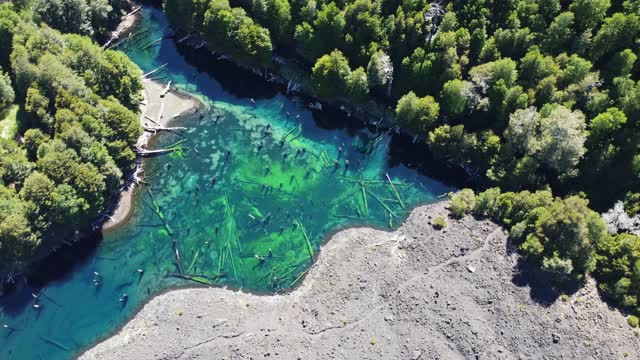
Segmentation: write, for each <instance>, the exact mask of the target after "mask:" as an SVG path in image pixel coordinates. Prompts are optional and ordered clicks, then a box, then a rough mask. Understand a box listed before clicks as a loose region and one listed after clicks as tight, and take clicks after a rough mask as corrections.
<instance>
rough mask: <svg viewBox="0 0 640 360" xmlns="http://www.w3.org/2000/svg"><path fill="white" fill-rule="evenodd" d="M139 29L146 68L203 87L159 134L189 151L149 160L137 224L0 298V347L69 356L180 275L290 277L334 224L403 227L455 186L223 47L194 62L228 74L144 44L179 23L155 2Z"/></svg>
mask: <svg viewBox="0 0 640 360" xmlns="http://www.w3.org/2000/svg"><path fill="white" fill-rule="evenodd" d="M139 28H140V29H147V31H146V32H144V33H142V34H141V35H139V36H137V37H136V38H135V39H134V40H133V41H131V42H129V44H128V45H127V47H126V48H125V47H124V46H123V50H126V51H127V52H128V54H129V56H130V57H131V58H132V59H133V60H134V61H135V62H136V63H138V65H139V66H140V67H141V68H142V69H143V70H145V71H149V70H151V69H154V68H156V67H158V66H159V65H161V64H165V63H169V65H168V66H167V67H166V68H164V70H163V71H162V72H159V73H157V74H156V76H157V77H159V78H160V81H163V82H167V81H169V80H172V81H173V83H174V84H176V85H177V86H179V87H180V88H182V89H185V90H187V91H189V92H191V93H193V94H196V95H197V97H198V98H199V99H200V100H201V101H202V102H203V103H205V104H206V105H207V107H208V108H209V111H208V112H206V114H205V115H204V116H203V117H202V118H200V117H199V116H194V117H193V118H190V119H186V120H183V121H182V122H181V124H180V125H181V126H186V127H188V129H189V130H188V131H186V132H184V133H183V134H182V135H180V136H176V135H173V134H163V135H161V136H159V137H158V138H156V140H155V141H154V142H155V144H154V145H155V146H157V147H165V146H168V145H171V144H174V143H176V142H181V143H180V145H179V146H181V147H182V151H181V152H174V153H172V154H170V155H167V156H163V157H158V158H153V159H150V160H149V161H148V162H147V176H148V181H149V183H150V186H149V187H144V188H142V189H141V190H140V191H139V193H138V194H137V196H136V203H135V212H134V214H133V216H132V218H131V219H130V221H129V222H127V223H126V224H125V225H123V226H122V227H120V228H118V229H116V230H114V231H111V232H109V233H106V234H104V235H103V239H102V240H101V241H100V242H99V243H98V245H97V246H95V245H93V244H86V245H83V246H82V247H80V248H79V249H75V250H73V251H68V253H66V254H61V255H59V256H57V257H56V258H55V260H52V261H51V262H50V263H49V264H47V265H46V266H43V270H42V272H43V274H41V276H40V277H37V278H36V279H31V280H30V282H29V284H26V285H24V286H21V287H20V288H19V289H18V291H17V292H16V293H14V294H13V295H11V296H9V297H7V298H5V299H2V301H1V302H0V306H1V308H0V309H1V310H2V313H1V314H0V323H2V324H7V325H9V326H10V328H9V329H2V328H0V358H2V359H68V358H72V357H74V356H76V355H77V354H78V352H79V351H81V350H82V349H84V348H86V347H87V346H90V345H91V344H92V343H95V342H96V341H98V340H99V339H100V338H102V337H104V336H107V335H109V334H110V333H111V332H112V331H114V330H115V329H116V328H117V327H118V326H121V325H122V324H123V323H124V322H125V321H126V320H127V319H128V318H130V317H131V316H132V315H133V313H134V312H135V311H136V309H138V308H139V307H140V306H141V305H142V304H143V303H144V301H145V300H147V299H148V298H149V297H150V296H152V295H154V294H157V293H159V292H161V291H163V290H166V289H168V288H171V287H176V286H193V285H198V284H201V283H210V284H216V285H229V286H232V287H235V288H239V287H242V288H243V289H245V290H250V291H254V292H260V293H271V292H275V291H280V290H286V289H289V288H292V287H294V286H295V285H296V284H297V283H298V282H299V281H300V279H301V275H303V274H304V271H305V269H307V268H308V267H309V265H310V264H311V262H312V259H313V257H314V256H316V255H317V251H318V248H319V246H320V245H321V242H322V241H323V240H325V239H326V238H327V236H328V235H330V234H331V233H332V232H334V231H336V230H339V229H341V228H344V227H346V226H352V225H358V224H366V225H369V226H376V227H380V228H387V229H389V228H395V227H397V226H398V225H399V224H400V223H401V222H402V220H403V219H404V218H405V217H406V216H407V214H408V212H409V211H410V209H411V207H412V206H415V205H416V204H418V203H424V202H429V201H434V200H435V199H436V197H437V196H438V195H441V194H443V193H446V192H448V191H450V190H451V187H449V186H446V185H444V184H442V183H440V182H437V181H435V180H433V179H431V178H429V177H426V176H424V175H420V174H419V173H418V172H416V171H414V170H411V169H408V168H406V167H405V166H403V165H401V164H400V163H399V162H398V161H397V160H396V159H394V158H393V157H392V156H391V155H390V151H391V150H390V147H391V145H390V142H391V141H392V140H391V138H390V137H389V136H388V135H380V134H375V133H372V132H370V131H368V130H367V129H364V128H359V127H357V126H351V125H349V126H347V125H345V124H347V123H349V122H350V120H349V119H348V118H347V117H346V116H345V115H343V114H341V113H339V112H337V111H335V110H334V111H332V110H330V109H326V110H325V111H322V112H316V113H315V114H314V113H312V112H310V111H309V110H308V108H307V107H306V103H305V101H304V100H302V99H294V98H287V97H285V96H283V95H282V94H280V93H279V92H278V91H277V90H276V88H275V87H274V86H272V85H268V84H267V85H265V84H262V83H256V82H255V80H253V83H251V82H248V80H247V79H253V78H252V77H250V76H246V74H244V75H243V74H242V73H240V72H238V71H237V70H236V73H235V76H231V75H233V74H231V75H230V74H229V73H228V72H227V70H226V69H227V68H229V66H228V65H223V63H220V62H216V60H215V58H213V57H206V58H204V59H203V58H200V59H197V60H196V62H199V63H200V65H201V66H199V67H200V68H202V67H203V66H205V67H207V68H208V69H209V70H210V71H211V72H212V73H213V74H217V75H219V76H216V79H214V78H213V77H210V76H209V75H208V74H205V73H200V72H199V70H198V69H196V68H195V67H193V66H191V65H189V64H188V63H187V62H186V60H185V58H184V57H183V56H181V55H180V54H179V53H178V51H177V49H176V48H175V45H174V43H173V41H172V40H163V41H162V42H160V43H159V44H157V45H156V46H152V47H150V48H149V49H146V50H142V49H141V48H142V47H144V45H145V44H147V43H149V42H151V41H153V40H156V39H158V38H160V37H161V36H162V35H163V34H165V33H168V32H169V29H168V27H167V25H166V23H165V21H164V18H163V17H162V14H161V13H160V12H159V11H157V10H153V9H146V10H145V11H144V13H143V21H142V22H141V24H140V25H139ZM202 65H203V66H202ZM224 66H227V67H226V68H225V67H224ZM221 69H222V70H221ZM221 83H222V84H224V86H223V85H221ZM249 96H253V97H254V98H255V105H254V104H252V102H251V101H250V98H249ZM170 111H171V110H170V109H168V110H167V112H168V113H170ZM287 113H289V114H290V115H289V116H288V115H287ZM336 160H337V161H338V165H337V166H336V164H335V161H336ZM346 160H348V161H349V166H346V165H345V161H346ZM387 174H388V177H387ZM176 250H177V252H178V253H179V261H178V260H177V256H176ZM138 270H143V272H142V273H141V272H139V271H138ZM96 273H97V274H99V275H96ZM174 275H182V276H187V277H191V280H188V279H184V278H179V277H176V276H174ZM96 282H98V283H99V286H96V285H95V283H96ZM32 293H36V294H38V293H39V294H40V297H39V300H34V298H33V297H32V295H31V294H32ZM123 294H127V296H128V301H127V302H126V304H124V305H123V302H121V301H119V299H121V298H122V297H123ZM34 303H37V304H39V305H40V306H41V308H40V310H36V309H34V308H33V305H34Z"/></svg>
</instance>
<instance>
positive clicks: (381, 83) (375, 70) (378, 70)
mask: <svg viewBox="0 0 640 360" xmlns="http://www.w3.org/2000/svg"><path fill="white" fill-rule="evenodd" d="M367 82H368V83H369V86H370V87H373V86H378V87H381V88H385V87H386V89H387V96H391V85H392V83H393V63H391V58H390V57H389V55H387V54H385V53H384V51H382V50H381V51H378V52H377V53H375V54H373V56H371V60H370V61H369V65H368V66H367Z"/></svg>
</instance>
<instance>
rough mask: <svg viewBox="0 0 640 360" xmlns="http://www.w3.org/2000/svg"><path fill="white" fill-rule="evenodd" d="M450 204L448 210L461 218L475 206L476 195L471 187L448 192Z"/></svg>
mask: <svg viewBox="0 0 640 360" xmlns="http://www.w3.org/2000/svg"><path fill="white" fill-rule="evenodd" d="M449 200H450V201H451V204H450V206H449V210H450V211H451V214H452V215H453V216H454V217H457V218H461V217H463V216H464V215H465V214H468V213H470V212H471V211H472V210H473V209H474V208H475V206H476V196H475V194H474V193H473V190H471V189H462V190H460V191H458V192H457V193H451V194H449Z"/></svg>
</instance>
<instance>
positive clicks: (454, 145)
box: [164, 0, 640, 313]
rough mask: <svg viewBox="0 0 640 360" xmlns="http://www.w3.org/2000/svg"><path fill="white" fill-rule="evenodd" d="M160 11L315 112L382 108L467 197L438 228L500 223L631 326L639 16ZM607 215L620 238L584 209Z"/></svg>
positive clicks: (243, 7)
mask: <svg viewBox="0 0 640 360" xmlns="http://www.w3.org/2000/svg"><path fill="white" fill-rule="evenodd" d="M164 11H165V13H166V14H167V17H168V18H169V20H170V22H171V23H172V25H173V26H174V27H175V28H177V29H180V30H181V31H182V32H183V33H185V34H194V33H195V34H198V35H199V36H200V37H202V38H203V39H204V40H205V41H206V42H207V43H208V45H209V47H210V49H211V50H213V51H217V52H221V53H224V54H227V55H230V56H231V57H233V58H234V60H236V61H237V62H240V63H244V64H248V65H250V66H253V67H261V68H268V69H277V68H278V67H282V66H283V65H282V64H286V63H287V62H292V63H295V64H298V65H300V66H302V67H303V68H304V69H306V72H307V74H308V78H309V81H310V83H311V85H312V91H313V93H314V95H315V96H316V97H317V98H319V99H322V100H326V101H338V102H342V103H347V104H350V105H353V106H356V107H366V106H369V105H370V104H372V103H377V104H384V105H385V106H388V107H390V108H391V109H390V110H391V111H393V112H394V113H395V120H396V121H397V123H398V124H399V125H400V126H401V127H402V129H403V130H404V131H406V132H408V133H410V134H412V135H416V136H418V137H420V138H423V139H425V140H426V142H427V144H428V146H429V151H430V152H431V154H432V156H434V157H435V158H436V159H437V160H440V161H443V162H445V163H447V164H449V166H451V167H454V168H460V169H462V170H464V171H465V172H466V174H467V175H468V176H469V178H470V179H472V180H473V184H474V187H475V188H476V189H477V190H479V191H481V193H479V194H478V195H476V194H474V192H473V191H472V190H468V189H467V190H464V191H462V192H460V193H458V194H456V195H454V196H453V197H452V210H453V212H454V214H456V213H457V214H458V215H460V216H461V215H463V214H465V213H474V214H476V215H478V216H489V217H491V218H492V219H494V220H495V221H497V222H499V223H501V224H503V225H504V226H505V227H506V228H507V229H509V231H510V235H511V238H512V240H513V241H514V242H515V243H516V244H517V247H518V249H519V251H520V253H521V254H522V255H523V256H524V257H525V258H526V259H527V260H529V261H530V262H531V263H533V264H535V265H536V266H537V267H538V268H539V269H540V270H541V271H543V272H544V273H547V274H549V275H551V276H552V278H553V279H554V284H560V283H563V282H566V281H569V280H574V281H575V280H578V281H582V280H584V279H585V275H587V274H593V275H594V276H595V277H596V278H597V279H598V280H599V288H600V290H601V291H602V293H603V294H604V295H605V296H606V297H607V298H609V299H611V300H612V301H614V302H615V303H616V304H618V305H620V306H622V307H624V308H626V309H627V310H629V311H632V312H636V313H640V304H639V303H638V296H640V239H639V238H638V237H637V236H636V235H633V234H632V232H633V230H634V229H635V232H636V233H637V230H638V229H637V223H638V222H640V217H638V216H636V215H637V214H638V212H639V210H640V194H639V191H640V188H639V185H640V178H639V175H640V149H639V145H640V131H639V128H638V126H639V124H638V116H639V115H640V82H638V79H639V75H640V63H639V62H638V61H637V59H638V54H639V52H640V49H639V48H638V40H639V35H640V1H637V0H624V1H623V0H575V1H566V0H470V1H462V0H453V1H433V2H431V1H427V0H404V1H395V0H351V1H346V0H337V1H329V0H318V1H316V0H290V1H289V0H165V2H164ZM282 59H286V60H284V61H283V60H282ZM425 156H426V154H425ZM482 190H485V191H482ZM554 194H555V196H554ZM616 201H623V202H621V203H620V204H621V205H622V206H623V211H622V212H623V214H624V216H626V219H627V220H628V221H627V222H631V223H632V224H631V225H629V226H626V227H624V228H620V229H619V228H617V227H616V226H612V224H611V223H609V224H608V223H607V222H606V221H605V220H604V219H603V218H602V217H601V216H600V215H599V214H598V213H597V212H596V211H594V210H592V208H595V209H598V210H599V211H605V210H606V209H608V208H610V207H612V206H613V205H614V203H615V202H616ZM618 219H619V217H617V218H615V219H613V220H618ZM634 221H635V224H636V225H633V222H634ZM614 225H615V224H614ZM627 225H628V224H627ZM634 226H635V228H634Z"/></svg>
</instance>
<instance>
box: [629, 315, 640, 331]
mask: <svg viewBox="0 0 640 360" xmlns="http://www.w3.org/2000/svg"><path fill="white" fill-rule="evenodd" d="M627 322H628V323H629V326H631V327H632V328H636V327H638V322H640V321H639V320H638V317H636V316H633V315H630V316H629V317H628V318H627Z"/></svg>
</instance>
